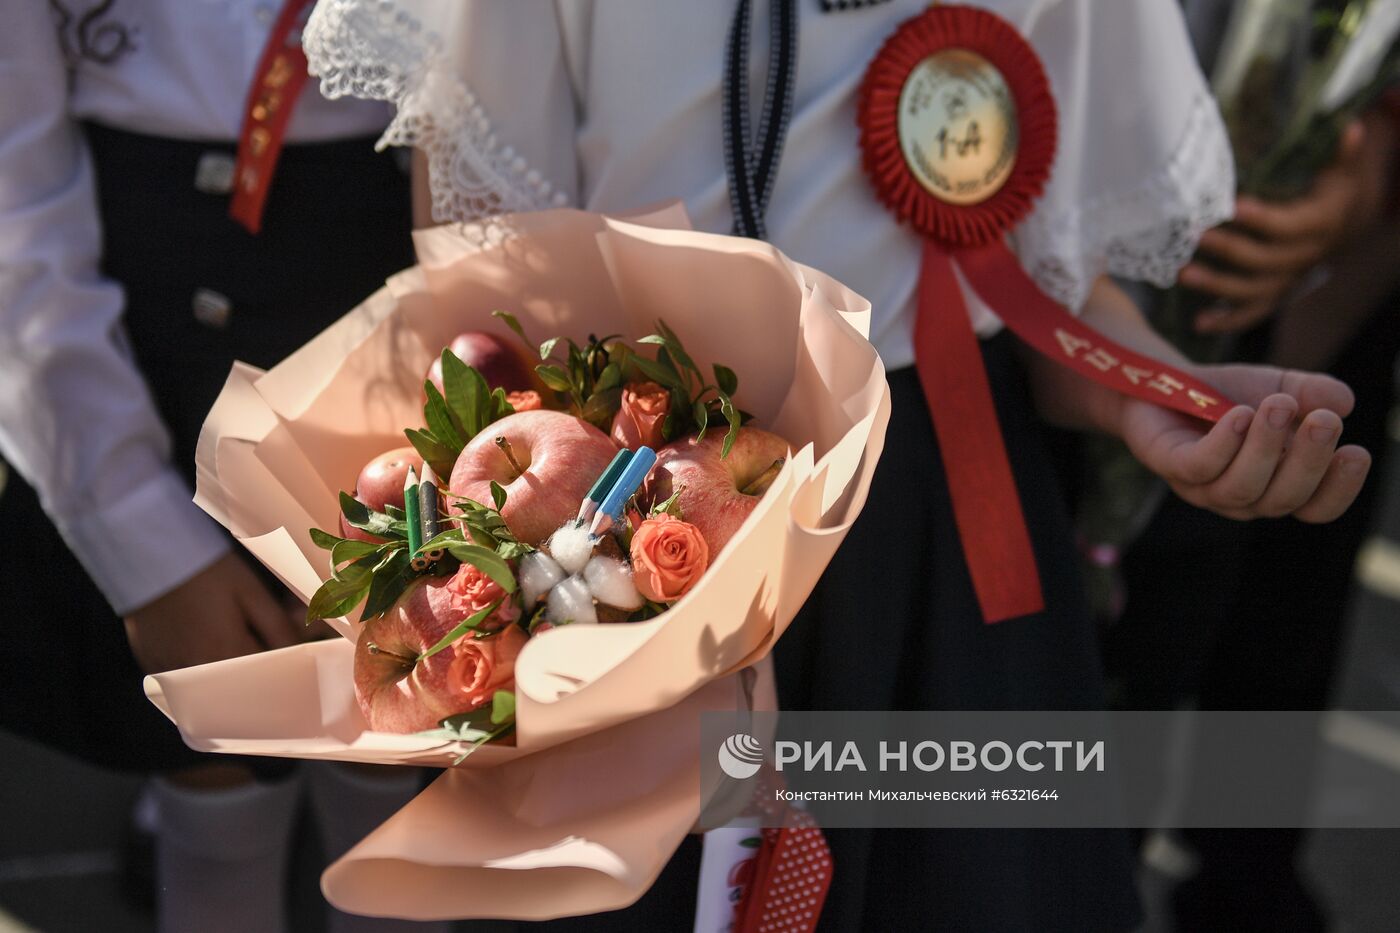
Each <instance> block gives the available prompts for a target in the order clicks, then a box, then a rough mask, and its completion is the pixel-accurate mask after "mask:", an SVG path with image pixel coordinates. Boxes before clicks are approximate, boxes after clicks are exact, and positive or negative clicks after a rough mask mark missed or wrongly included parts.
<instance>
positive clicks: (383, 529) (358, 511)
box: [340, 492, 408, 538]
mask: <svg viewBox="0 0 1400 933" xmlns="http://www.w3.org/2000/svg"><path fill="white" fill-rule="evenodd" d="M340 511H341V512H342V513H344V515H345V520H346V521H347V522H349V523H350V526H351V527H353V528H358V529H360V530H361V531H363V532H365V533H367V534H371V535H374V536H375V537H376V538H405V537H407V536H408V531H407V529H406V528H405V527H404V523H403V522H401V521H395V520H394V519H393V518H391V517H390V516H388V515H385V514H384V513H383V512H375V511H373V510H371V509H370V508H369V507H368V506H366V505H365V504H364V503H363V502H361V501H360V500H358V499H356V498H354V497H353V496H351V495H350V494H349V493H345V492H342V493H341V494H340Z"/></svg>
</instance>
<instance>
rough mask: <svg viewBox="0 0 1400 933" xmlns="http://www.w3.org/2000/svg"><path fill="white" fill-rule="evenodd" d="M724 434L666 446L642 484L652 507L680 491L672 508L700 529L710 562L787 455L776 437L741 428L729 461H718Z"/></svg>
mask: <svg viewBox="0 0 1400 933" xmlns="http://www.w3.org/2000/svg"><path fill="white" fill-rule="evenodd" d="M724 433H725V432H724V431H722V430H720V431H716V430H711V431H708V432H706V434H705V438H704V439H703V440H700V441H697V440H695V438H693V437H688V438H684V439H682V440H678V441H674V442H672V443H670V444H667V445H666V446H665V447H663V448H662V449H661V450H659V451H658V452H657V456H656V466H655V467H654V468H653V470H652V474H651V479H650V480H649V483H648V491H649V494H650V496H651V497H652V498H653V499H654V500H655V501H657V502H660V501H663V500H665V499H667V498H669V497H670V496H671V494H672V493H673V492H674V491H675V490H680V496H679V498H677V500H676V503H677V504H678V505H679V506H680V508H681V513H682V514H683V516H684V517H685V520H686V521H687V522H690V523H691V524H692V525H694V526H695V527H696V528H699V529H700V534H701V535H703V536H704V538H705V543H706V544H707V545H709V548H710V560H711V561H712V562H713V560H714V559H715V557H716V556H717V555H718V554H719V552H720V549H721V548H723V547H724V546H725V545H726V544H727V543H729V539H730V538H732V537H734V533H735V532H736V531H738V530H739V526H740V525H742V524H744V520H745V519H747V518H748V517H749V515H750V514H751V513H752V512H753V510H754V509H755V508H756V507H757V506H758V501H759V499H761V498H762V497H763V493H764V492H766V491H767V490H768V486H769V485H770V484H771V483H772V482H773V478H774V477H776V476H777V474H778V471H779V470H780V469H782V465H783V462H784V460H786V458H787V456H788V442H787V441H785V440H783V439H782V438H781V437H779V436H778V435H776V434H771V433H769V432H768V431H762V430H760V429H758V428H754V427H743V428H740V429H739V436H738V437H737V438H735V439H734V446H733V448H732V449H731V450H730V451H729V456H728V457H723V458H721V457H720V453H721V451H722V450H723V448H724Z"/></svg>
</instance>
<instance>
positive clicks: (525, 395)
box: [506, 389, 544, 411]
mask: <svg viewBox="0 0 1400 933" xmlns="http://www.w3.org/2000/svg"><path fill="white" fill-rule="evenodd" d="M506 401H507V402H510V407H511V408H514V409H515V410H516V411H535V410H536V409H539V408H543V407H544V399H542V398H540V394H539V393H538V392H536V391H535V390H534V389H524V390H522V391H520V392H507V393H506Z"/></svg>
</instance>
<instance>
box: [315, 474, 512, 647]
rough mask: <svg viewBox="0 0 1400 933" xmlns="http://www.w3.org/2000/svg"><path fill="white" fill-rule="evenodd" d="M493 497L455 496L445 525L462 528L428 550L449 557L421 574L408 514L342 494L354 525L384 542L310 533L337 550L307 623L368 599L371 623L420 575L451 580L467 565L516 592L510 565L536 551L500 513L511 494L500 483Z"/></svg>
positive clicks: (426, 548)
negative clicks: (489, 502) (486, 500)
mask: <svg viewBox="0 0 1400 933" xmlns="http://www.w3.org/2000/svg"><path fill="white" fill-rule="evenodd" d="M492 493H493V495H495V496H496V498H497V505H496V507H495V508H490V507H488V506H484V505H482V504H480V503H478V502H473V501H472V500H470V499H461V498H458V497H452V498H453V499H454V500H455V501H456V502H457V504H458V508H459V510H460V511H459V513H458V514H455V515H448V516H444V521H448V522H452V523H453V524H454V525H455V527H453V528H449V529H448V530H447V531H444V532H443V533H442V534H440V535H438V536H437V537H435V538H433V539H432V540H431V541H428V542H426V543H425V544H424V545H423V547H422V550H423V551H432V550H435V549H438V548H441V549H442V550H443V551H444V554H443V556H442V558H441V559H440V560H438V561H437V562H436V563H434V564H431V565H429V566H428V568H427V569H425V570H421V571H417V570H414V569H413V566H412V557H413V555H412V554H410V553H409V552H408V526H407V524H406V522H405V517H404V513H403V510H402V509H398V508H395V507H394V506H389V507H388V509H387V510H386V511H384V512H377V511H375V510H373V509H371V508H369V507H368V506H366V505H365V504H364V503H363V502H360V501H359V500H358V499H356V498H354V497H353V496H351V495H350V494H349V493H345V492H342V493H341V494H340V510H341V512H342V513H343V514H344V515H345V520H346V521H347V522H348V523H349V524H350V526H351V527H353V528H358V529H359V530H361V531H363V532H365V533H367V534H370V535H373V536H375V537H376V538H382V539H383V540H382V541H379V542H373V541H357V540H355V539H353V538H342V537H340V536H338V535H333V534H331V533H329V532H326V531H322V530H321V529H319V528H313V529H311V540H312V541H313V542H314V543H315V544H316V546H317V547H319V548H322V549H324V550H327V551H330V563H331V576H330V579H328V580H326V582H325V583H323V584H321V586H320V588H319V589H318V590H316V592H315V594H314V595H313V596H312V597H311V604H310V605H309V606H307V607H306V621H307V622H308V623H310V622H315V621H316V620H318V619H333V618H336V617H338V616H343V615H346V614H347V613H349V612H350V611H351V610H353V609H354V608H355V607H356V606H358V605H359V604H360V602H361V601H363V602H364V604H365V605H364V609H363V610H362V611H361V613H360V621H361V622H364V621H367V620H369V619H372V618H375V617H376V616H379V615H382V614H383V613H385V612H387V611H388V610H389V608H390V607H392V606H393V605H394V603H395V602H397V601H398V599H399V597H400V596H402V595H403V593H404V591H405V590H406V589H408V587H409V585H410V584H412V583H413V582H414V581H415V580H416V579H418V578H419V577H425V576H426V577H446V576H451V575H452V574H454V573H456V572H457V568H458V567H460V566H461V565H462V564H471V565H472V566H474V567H476V568H477V569H479V570H480V571H481V572H482V573H484V574H486V575H487V576H489V577H490V578H491V579H492V580H494V581H495V582H496V583H497V584H498V585H499V586H500V587H501V589H503V590H505V591H506V593H507V594H513V593H515V591H516V582H515V572H514V570H513V569H512V567H511V561H513V560H515V559H517V558H519V557H520V556H522V555H523V554H526V553H528V552H529V551H531V550H533V548H531V547H530V546H529V545H528V544H524V543H522V542H520V541H519V540H517V539H516V537H515V535H514V534H512V533H511V531H510V529H509V528H508V527H507V526H506V523H505V519H503V518H502V517H501V513H500V511H499V509H500V506H501V505H504V504H505V490H504V489H500V487H499V486H496V485H494V484H493V487H492ZM488 615H489V613H488ZM483 618H484V617H483ZM477 624H480V620H478V623H477Z"/></svg>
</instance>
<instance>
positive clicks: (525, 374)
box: [423, 331, 535, 392]
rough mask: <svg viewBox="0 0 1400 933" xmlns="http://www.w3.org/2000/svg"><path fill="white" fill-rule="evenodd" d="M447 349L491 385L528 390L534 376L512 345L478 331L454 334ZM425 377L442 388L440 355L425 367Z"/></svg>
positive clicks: (531, 385) (517, 390)
mask: <svg viewBox="0 0 1400 933" xmlns="http://www.w3.org/2000/svg"><path fill="white" fill-rule="evenodd" d="M447 349H449V350H451V351H452V352H453V353H455V354H456V355H457V359H459V360H461V361H462V362H463V363H466V364H467V365H468V366H470V367H472V368H473V369H475V370H476V371H477V372H479V373H481V377H482V378H483V379H485V380H486V384H487V385H488V386H490V387H491V388H493V389H495V388H498V387H499V388H502V389H505V390H506V391H507V392H520V391H524V390H525V389H532V388H534V386H535V379H534V375H533V373H532V372H531V371H530V369H529V367H528V366H526V365H525V361H524V360H523V359H521V358H520V354H519V353H517V352H516V351H515V348H514V347H513V346H511V345H510V344H507V343H506V342H505V341H504V340H501V339H500V338H499V337H495V336H493V335H491V334H486V333H482V332H481V331H467V332H466V333H464V334H458V335H457V336H456V337H454V338H453V339H452V343H450V344H448V346H447ZM423 378H425V379H426V380H428V381H429V382H431V383H432V384H433V385H435V386H437V390H438V391H439V392H441V391H442V355H441V354H439V355H438V357H437V358H436V359H435V360H433V365H432V366H429V367H428V373H427V375H426V376H424V377H423Z"/></svg>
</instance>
